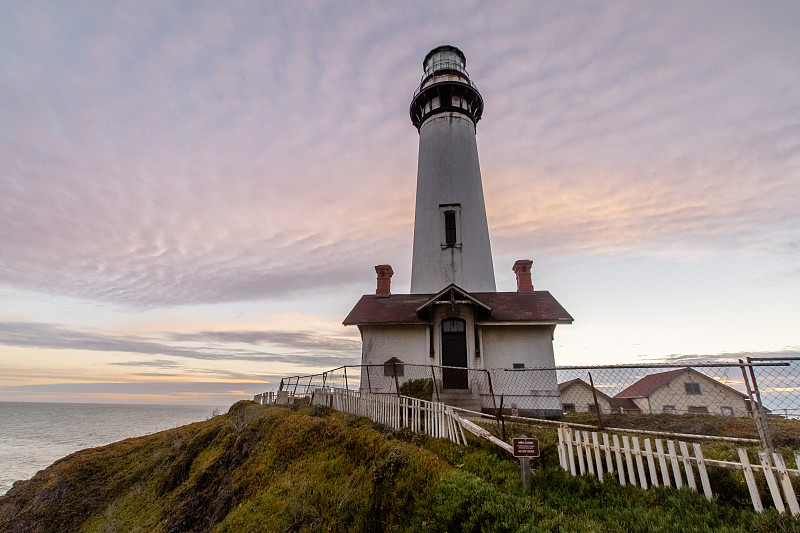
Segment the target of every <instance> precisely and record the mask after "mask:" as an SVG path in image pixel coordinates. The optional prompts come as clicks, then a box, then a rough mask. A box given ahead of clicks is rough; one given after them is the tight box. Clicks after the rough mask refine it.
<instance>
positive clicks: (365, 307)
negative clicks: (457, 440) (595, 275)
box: [344, 46, 572, 416]
mask: <svg viewBox="0 0 800 533" xmlns="http://www.w3.org/2000/svg"><path fill="white" fill-rule="evenodd" d="M422 64H423V67H424V70H425V72H424V74H423V76H422V81H421V82H420V85H419V88H418V89H417V90H416V92H415V93H414V97H413V98H412V101H411V108H410V110H409V111H410V113H411V122H412V123H413V124H414V126H416V127H417V129H418V131H419V162H418V169H417V203H416V211H415V218H414V249H413V251H414V255H413V258H412V266H411V292H410V293H409V294H398V293H393V292H392V285H391V279H392V275H393V274H394V269H393V268H392V267H391V266H390V265H386V264H382V265H376V266H375V273H376V274H377V286H376V288H375V294H365V295H363V296H362V297H361V299H360V300H359V301H358V303H356V305H355V306H354V307H353V309H352V310H351V311H350V314H348V315H347V317H346V318H345V319H344V324H345V325H354V326H358V329H359V331H360V333H361V340H362V343H361V362H362V367H361V381H360V385H359V389H360V391H361V394H364V395H367V394H404V392H403V384H404V383H406V382H408V381H409V380H411V381H416V382H417V383H419V382H420V381H425V382H430V383H431V385H432V386H433V389H434V391H435V394H436V398H437V399H438V400H437V401H442V402H445V403H449V404H450V405H458V406H460V407H464V408H466V409H470V410H473V411H476V410H482V411H484V412H487V413H496V410H497V404H496V401H495V400H496V396H497V395H502V396H503V397H504V398H505V401H506V402H507V403H506V404H505V405H506V406H507V407H506V409H509V410H515V409H516V410H517V411H518V412H519V413H520V414H525V413H527V414H531V415H536V416H551V415H556V414H559V413H561V407H560V404H559V392H558V382H557V375H556V371H555V356H554V353H553V335H554V332H555V328H556V326H557V325H558V324H570V323H572V317H571V316H570V315H569V313H567V311H566V310H565V309H564V308H563V307H562V306H561V304H559V303H558V301H556V299H555V298H553V296H552V295H551V294H550V293H549V292H547V291H542V290H538V291H537V290H534V288H533V281H532V277H531V267H532V266H533V261H531V260H529V259H520V260H517V261H516V262H515V263H514V266H513V267H512V270H513V271H514V273H515V274H516V277H517V287H516V289H517V290H516V291H515V292H497V289H496V287H495V279H494V268H493V266H492V250H491V246H490V244H489V228H488V224H487V223H486V207H485V205H484V201H483V185H482V183H481V170H480V165H479V164H478V146H477V143H476V140H475V124H477V122H478V121H479V120H480V118H481V114H482V113H483V98H482V97H481V94H480V93H479V92H478V89H477V88H476V87H475V85H474V84H473V83H472V81H470V79H469V75H468V74H467V70H466V64H467V61H466V59H465V57H464V54H463V53H462V52H461V50H459V49H458V48H456V47H454V46H439V47H437V48H434V49H433V50H431V51H430V52H428V55H426V56H425V60H424V61H423V62H422ZM509 266H511V265H509ZM496 369H499V370H496ZM506 369H508V370H523V369H536V371H535V372H516V373H510V372H506V371H505V370H506ZM493 372H494V374H492V373H493ZM492 376H493V377H492ZM510 376H513V379H510ZM490 378H491V379H490Z"/></svg>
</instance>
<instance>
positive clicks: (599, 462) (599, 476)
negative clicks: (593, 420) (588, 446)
mask: <svg viewBox="0 0 800 533" xmlns="http://www.w3.org/2000/svg"><path fill="white" fill-rule="evenodd" d="M592 446H593V447H594V460H595V463H596V464H597V479H599V480H600V481H603V460H602V457H601V456H600V440H599V439H598V438H597V432H596V431H593V432H592Z"/></svg>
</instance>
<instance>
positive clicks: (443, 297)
mask: <svg viewBox="0 0 800 533" xmlns="http://www.w3.org/2000/svg"><path fill="white" fill-rule="evenodd" d="M444 304H450V305H457V304H467V305H474V306H476V307H480V308H481V309H484V310H485V311H486V312H487V313H491V312H492V306H491V305H487V304H485V303H483V302H482V301H480V300H478V299H477V298H475V297H474V296H472V295H471V294H470V293H468V292H467V291H465V290H464V289H462V288H461V287H459V286H458V285H456V284H455V283H451V284H450V285H448V286H447V287H445V288H444V289H442V290H441V291H439V292H437V293H436V294H434V295H433V296H432V297H430V298H429V299H428V300H426V301H425V303H423V304H422V305H420V306H419V307H417V309H416V311H417V314H420V313H422V312H423V311H424V310H425V309H426V308H428V307H431V306H434V305H444Z"/></svg>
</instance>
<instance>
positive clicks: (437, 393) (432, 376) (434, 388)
mask: <svg viewBox="0 0 800 533" xmlns="http://www.w3.org/2000/svg"><path fill="white" fill-rule="evenodd" d="M431 379H433V391H434V392H435V393H436V401H437V402H439V401H441V400H440V399H439V388H438V387H437V386H436V372H434V370H433V365H431Z"/></svg>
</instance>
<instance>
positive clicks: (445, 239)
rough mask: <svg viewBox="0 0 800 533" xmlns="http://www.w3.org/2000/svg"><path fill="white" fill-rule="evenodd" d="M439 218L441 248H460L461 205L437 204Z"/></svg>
mask: <svg viewBox="0 0 800 533" xmlns="http://www.w3.org/2000/svg"><path fill="white" fill-rule="evenodd" d="M439 216H441V224H442V225H441V228H442V230H441V231H442V248H443V249H444V248H460V247H461V221H460V220H459V218H460V217H461V205H460V204H439Z"/></svg>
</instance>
